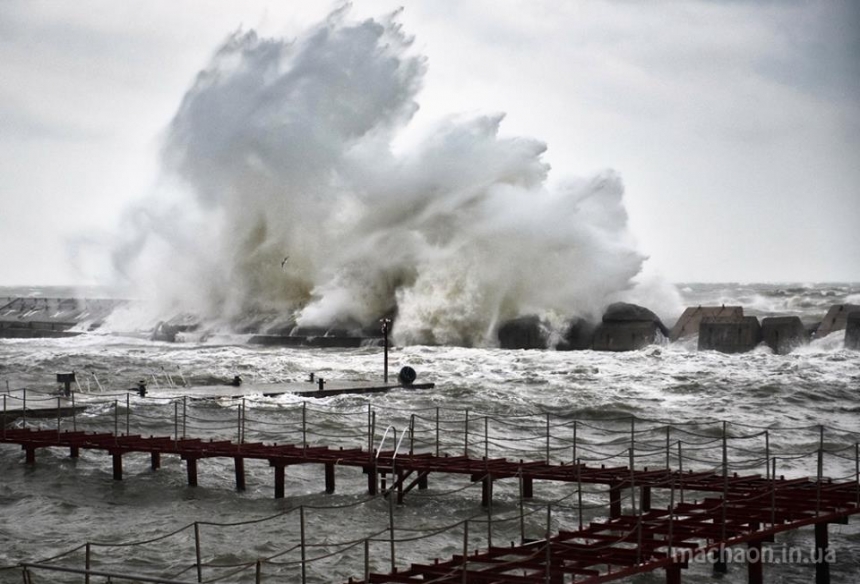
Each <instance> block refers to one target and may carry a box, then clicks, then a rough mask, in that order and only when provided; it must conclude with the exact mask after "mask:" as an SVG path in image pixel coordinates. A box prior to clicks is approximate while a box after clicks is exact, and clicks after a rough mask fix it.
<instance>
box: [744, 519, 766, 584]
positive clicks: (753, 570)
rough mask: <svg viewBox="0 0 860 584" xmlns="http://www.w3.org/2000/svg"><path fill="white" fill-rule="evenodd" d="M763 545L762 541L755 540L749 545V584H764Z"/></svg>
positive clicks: (756, 527)
mask: <svg viewBox="0 0 860 584" xmlns="http://www.w3.org/2000/svg"><path fill="white" fill-rule="evenodd" d="M754 529H758V526H757V525H756V526H755V527H754ZM761 544H762V540H760V539H754V540H752V541H751V542H749V543H748V544H747V582H748V583H749V584H763V582H764V579H763V578H764V570H763V569H762V565H763V564H762V557H761Z"/></svg>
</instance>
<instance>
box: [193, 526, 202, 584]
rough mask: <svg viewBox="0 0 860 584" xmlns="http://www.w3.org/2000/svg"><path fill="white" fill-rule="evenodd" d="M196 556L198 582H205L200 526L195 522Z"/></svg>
mask: <svg viewBox="0 0 860 584" xmlns="http://www.w3.org/2000/svg"><path fill="white" fill-rule="evenodd" d="M194 554H195V556H196V558H197V581H198V582H203V561H202V559H201V555H200V524H199V523H197V522H196V521H195V522H194Z"/></svg>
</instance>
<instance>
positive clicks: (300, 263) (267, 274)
mask: <svg viewBox="0 0 860 584" xmlns="http://www.w3.org/2000/svg"><path fill="white" fill-rule="evenodd" d="M396 18H397V15H396V14H395V15H393V16H392V17H390V18H384V19H378V20H365V21H362V22H354V21H352V20H350V16H349V12H348V9H343V10H340V11H337V12H334V13H333V14H331V15H330V16H329V17H328V18H327V19H326V20H325V21H324V22H322V23H320V24H318V25H317V26H315V27H313V28H312V29H310V30H308V31H306V32H305V33H303V34H302V35H300V36H299V37H298V38H295V39H277V38H260V37H259V36H258V35H257V34H256V33H255V32H254V31H248V32H244V31H239V32H236V33H234V34H232V35H230V37H229V38H228V39H227V40H226V41H225V43H224V44H223V46H221V47H220V48H219V49H218V50H217V52H216V53H215V55H214V56H213V58H212V60H211V62H210V63H209V64H208V65H207V66H206V68H205V69H204V70H203V71H201V72H200V74H199V75H198V76H197V78H196V80H195V81H194V83H193V85H192V86H191V88H190V89H189V90H188V92H187V94H186V95H185V97H184V99H183V101H182V104H181V106H180V108H179V110H178V112H177V113H176V115H175V117H174V119H173V120H172V121H171V123H170V125H169V128H168V130H167V133H166V138H165V143H164V148H163V167H164V177H163V179H162V181H161V182H160V188H159V192H157V193H154V194H153V196H152V198H151V199H150V200H148V201H147V202H146V203H145V205H143V206H141V208H138V209H135V210H132V211H131V212H130V213H129V215H128V217H129V225H127V226H126V228H125V229H124V232H125V233H126V234H127V235H126V240H125V241H124V242H122V244H121V245H119V246H117V248H116V252H115V254H114V259H115V264H116V266H117V267H118V268H119V271H120V272H122V273H123V274H124V275H125V276H126V277H128V278H129V280H130V281H131V282H133V283H134V284H133V285H134V289H135V290H136V291H138V295H141V296H143V297H144V299H146V300H147V301H148V303H147V304H146V312H145V314H144V313H141V312H139V311H140V310H142V308H141V307H137V308H136V309H135V310H137V311H138V313H137V314H134V315H132V314H128V313H125V314H124V315H122V316H120V315H117V317H116V319H121V318H124V319H126V324H127V322H128V319H133V320H135V321H136V322H139V323H142V322H150V321H151V323H154V322H155V321H157V320H161V319H165V318H170V317H173V316H175V315H177V314H181V313H190V314H194V315H196V316H197V317H199V318H201V319H203V320H204V321H206V322H207V323H209V326H210V327H212V328H226V329H229V328H232V329H237V328H242V327H244V326H246V325H250V324H254V325H257V326H259V325H261V324H263V325H265V326H270V327H273V326H285V325H287V324H288V323H293V322H295V323H297V324H299V325H313V326H341V327H361V326H368V325H371V324H375V323H376V321H377V319H379V318H380V317H381V316H384V315H390V314H394V313H395V312H396V314H397V319H396V323H395V328H394V336H395V340H396V341H397V342H398V343H401V344H413V343H424V344H427V343H438V344H456V345H467V346H472V345H487V344H493V343H494V339H495V330H496V328H497V325H498V323H499V322H501V321H503V320H505V319H509V318H513V317H517V316H520V315H524V314H539V315H541V316H543V317H544V318H546V319H547V320H548V321H550V322H554V323H557V324H559V325H560V324H561V322H562V321H563V320H564V319H565V318H570V317H576V316H585V317H592V318H596V317H597V316H598V315H599V314H600V312H601V311H602V309H603V308H604V307H605V306H606V305H607V304H609V303H610V302H612V301H614V300H619V299H629V298H632V299H634V300H635V299H637V298H646V299H650V300H652V301H653V302H655V303H657V304H658V305H659V306H658V307H656V308H659V307H665V306H675V305H677V304H678V301H677V293H676V292H675V291H674V290H673V289H671V288H668V287H665V286H662V287H661V286H660V285H646V284H642V283H640V284H639V287H638V288H636V287H635V284H634V278H636V276H637V274H640V272H641V270H642V267H643V262H644V261H645V258H644V256H643V255H642V254H640V253H639V252H637V250H636V247H635V242H634V241H633V238H632V236H631V234H630V232H629V230H628V226H627V214H626V211H625V208H624V203H623V194H624V188H623V185H622V182H621V179H620V177H619V176H618V175H617V174H615V173H613V172H610V171H607V172H605V173H602V174H600V175H598V176H594V177H590V178H570V179H567V180H560V181H554V183H553V184H558V185H559V186H552V187H551V186H549V181H548V177H549V172H550V169H549V166H548V164H547V163H545V162H544V161H543V159H542V155H543V153H544V152H545V150H546V145H545V144H543V143H542V142H540V141H539V140H536V139H532V138H525V137H510V136H505V135H504V133H503V131H502V130H501V128H502V125H503V119H504V115H502V114H487V115H473V116H457V115H452V116H450V117H449V118H447V119H444V120H439V121H437V123H436V124H435V126H433V127H432V128H430V129H429V130H427V131H426V132H425V133H424V136H423V138H422V139H419V140H417V141H415V142H414V143H413V144H412V145H411V146H410V147H408V148H403V149H396V148H394V147H393V144H395V143H396V140H397V138H398V136H400V135H401V134H402V132H403V131H404V130H405V129H406V128H407V127H409V124H410V122H411V120H412V119H413V116H414V114H415V113H416V112H417V110H418V108H419V92H420V89H421V87H422V83H423V79H424V75H425V73H426V70H427V61H426V59H425V58H424V57H423V56H421V55H419V54H416V52H415V51H414V49H413V47H412V39H411V38H410V37H409V36H408V35H407V34H406V33H405V32H404V31H403V30H402V28H401V26H400V24H398V22H397V20H396ZM486 105H488V106H490V107H491V106H492V104H486ZM537 105H538V104H536V106H537ZM571 131H575V129H573V128H572V129H571ZM285 260H286V261H285ZM631 294H632V296H631ZM115 326H121V324H118V323H115Z"/></svg>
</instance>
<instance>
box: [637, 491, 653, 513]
mask: <svg viewBox="0 0 860 584" xmlns="http://www.w3.org/2000/svg"><path fill="white" fill-rule="evenodd" d="M639 505H640V507H641V508H642V512H643V513H648V511H650V510H651V487H642V490H641V495H640V496H639Z"/></svg>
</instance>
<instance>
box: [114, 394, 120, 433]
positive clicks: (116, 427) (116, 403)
mask: <svg viewBox="0 0 860 584" xmlns="http://www.w3.org/2000/svg"><path fill="white" fill-rule="evenodd" d="M117 436H119V400H116V399H115V400H113V437H114V441H116V437H117Z"/></svg>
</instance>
